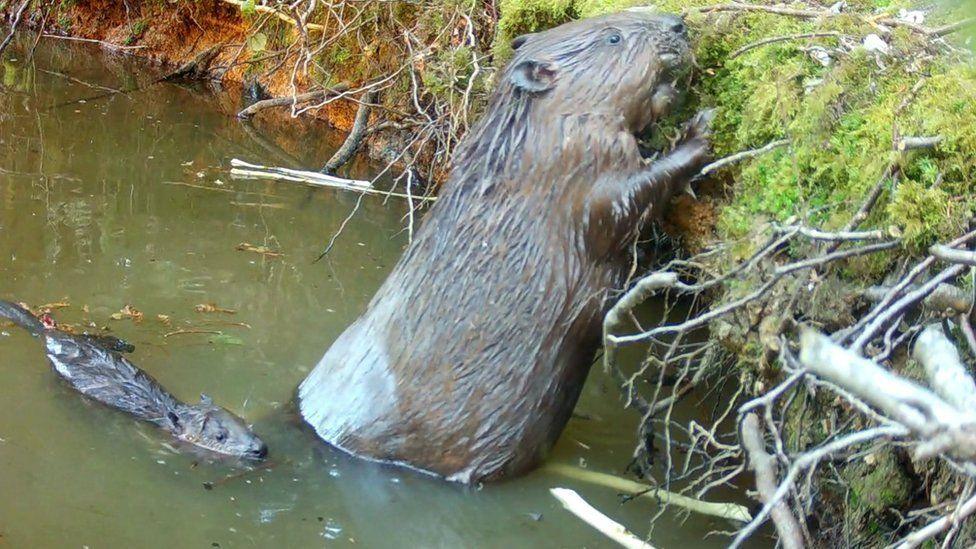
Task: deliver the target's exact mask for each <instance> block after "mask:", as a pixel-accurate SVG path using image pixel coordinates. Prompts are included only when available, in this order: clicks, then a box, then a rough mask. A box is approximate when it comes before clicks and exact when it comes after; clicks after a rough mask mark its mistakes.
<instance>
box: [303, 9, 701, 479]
mask: <svg viewBox="0 0 976 549" xmlns="http://www.w3.org/2000/svg"><path fill="white" fill-rule="evenodd" d="M513 47H515V55H514V59H513V60H512V61H511V63H510V64H509V65H508V67H507V68H506V69H505V70H504V71H503V72H502V73H501V74H500V77H499V78H498V82H499V83H498V87H497V89H496V90H495V92H494V94H493V95H492V98H491V100H490V102H489V106H488V108H487V112H486V113H485V115H484V117H483V118H482V119H481V120H480V122H479V123H478V124H477V125H476V126H475V127H473V128H472V129H471V131H470V132H469V133H468V135H467V137H466V138H465V139H464V142H463V143H462V144H461V145H460V147H459V149H458V151H457V154H456V156H455V158H454V167H453V170H452V172H451V174H450V177H449V179H448V181H447V182H446V183H445V185H444V186H443V188H442V191H441V195H440V198H439V199H438V201H437V203H436V205H435V206H434V207H433V208H432V209H431V211H430V212H429V213H428V215H427V216H426V219H425V220H424V224H423V226H422V227H421V228H420V230H419V231H418V232H417V234H416V236H415V238H414V240H413V242H412V243H411V244H410V246H409V247H408V248H407V251H406V253H405V254H404V256H403V257H402V258H401V259H400V261H399V262H398V263H397V265H396V266H395V268H394V269H393V272H392V273H391V274H390V276H389V278H387V280H386V281H385V283H384V284H383V285H382V287H381V288H380V289H379V291H378V292H377V293H376V295H375V296H374V298H373V299H372V301H371V302H370V303H369V306H368V308H367V310H366V312H365V313H364V314H363V315H362V316H361V317H360V318H359V319H358V320H357V321H356V322H355V323H354V324H352V325H351V326H350V327H349V328H348V329H347V330H346V331H345V332H344V333H343V334H342V335H341V336H340V337H339V338H338V339H337V340H336V341H335V342H334V343H333V344H332V346H331V347H330V348H329V350H328V351H327V352H326V353H325V356H323V357H322V359H321V361H320V362H319V364H318V365H317V366H316V367H315V369H314V370H313V371H312V373H311V374H309V376H308V377H307V378H306V379H305V380H304V381H303V382H302V384H301V386H300V387H299V389H298V404H299V408H300V411H301V413H302V416H303V418H304V419H305V421H307V422H308V423H309V424H310V425H311V426H312V427H313V428H314V429H315V431H316V433H317V434H318V435H319V436H320V437H321V438H322V439H324V440H325V441H326V442H328V443H330V444H332V445H334V446H337V447H338V448H340V449H343V450H345V451H347V452H350V453H352V454H354V455H357V456H360V457H364V458H368V459H371V460H375V461H381V462H387V463H395V464H400V465H406V466H409V467H412V468H415V469H419V470H422V471H426V472H429V473H433V474H436V475H440V476H443V477H446V478H447V479H449V480H453V481H459V482H464V483H473V482H478V481H485V480H497V479H500V478H503V477H506V476H510V475H515V474H518V473H522V472H525V471H526V470H528V469H529V468H531V467H533V466H534V465H536V464H537V463H539V461H540V460H541V459H543V458H544V457H545V455H546V454H547V452H548V451H549V450H550V449H551V447H552V446H553V444H554V443H555V441H556V439H557V438H558V436H559V433H560V431H562V429H563V427H564V426H565V424H566V421H567V419H568V418H569V416H570V414H571V412H572V409H573V407H574V405H575V404H576V401H577V399H578V397H579V394H580V390H581V388H582V385H583V382H584V380H585V378H586V375H587V372H588V370H589V367H590V364H591V363H592V360H593V356H594V353H595V351H596V349H597V348H598V344H599V334H600V326H601V321H602V318H603V315H604V313H605V311H606V309H607V306H608V303H607V296H608V293H609V292H610V291H611V290H612V289H619V288H621V287H622V286H623V284H624V283H625V280H626V275H627V272H628V267H629V262H628V255H629V254H628V249H629V247H630V245H631V244H632V243H633V239H634V237H635V234H636V232H635V229H636V228H637V227H638V226H639V225H640V220H641V218H642V216H644V215H645V214H653V213H656V212H658V211H659V210H660V208H661V207H663V206H665V205H666V204H667V203H668V201H669V199H670V197H671V196H672V195H674V194H675V193H677V192H680V191H681V190H683V189H685V188H687V186H688V184H689V181H690V180H691V178H692V177H694V175H695V174H697V173H698V171H699V170H700V169H701V167H702V166H703V165H704V164H705V163H706V161H707V159H708V156H709V144H708V138H707V137H708V136H707V130H708V125H709V121H710V114H701V115H699V116H697V117H696V118H695V119H694V120H693V121H692V122H691V123H690V124H689V125H688V127H687V128H686V131H685V136H684V138H683V141H682V142H681V143H680V144H679V145H678V146H677V147H676V148H675V149H674V150H673V151H671V152H670V153H667V154H665V155H663V156H661V157H660V158H659V159H657V160H655V161H653V162H652V163H647V162H645V161H644V160H643V159H642V158H641V155H640V153H639V151H638V147H637V141H636V139H635V137H634V134H635V132H638V131H640V130H641V129H643V128H645V127H647V126H648V125H649V123H650V122H652V121H653V120H654V119H655V118H656V117H658V116H660V115H661V114H663V113H664V111H665V110H666V109H667V108H668V105H669V103H671V101H672V100H673V99H674V97H675V95H676V93H677V92H676V90H675V86H674V83H675V82H677V81H678V80H679V78H680V77H681V76H682V75H683V74H685V73H686V72H687V69H688V67H689V65H690V55H689V45H688V39H687V36H686V31H685V27H684V25H683V23H682V21H681V20H680V19H679V18H677V17H674V16H670V15H661V14H652V13H647V12H625V13H619V14H614V15H608V16H604V17H599V18H593V19H587V20H582V21H577V22H573V23H568V24H566V25H563V26H560V27H557V28H554V29H552V30H549V31H545V32H540V33H536V34H531V35H527V36H522V37H519V38H517V39H516V40H515V41H514V43H513Z"/></svg>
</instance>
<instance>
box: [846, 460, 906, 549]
mask: <svg viewBox="0 0 976 549" xmlns="http://www.w3.org/2000/svg"><path fill="white" fill-rule="evenodd" d="M843 476H844V480H846V481H847V483H848V486H849V488H850V491H849V493H848V494H849V495H848V504H849V505H848V507H847V513H848V514H849V516H850V518H851V519H853V520H852V521H853V522H856V523H863V524H864V525H865V526H867V528H866V530H867V532H864V533H865V534H867V533H871V531H872V530H873V531H874V532H877V531H878V530H880V529H881V524H880V522H881V521H883V520H884V519H886V518H887V516H888V512H889V510H890V509H892V508H895V509H897V508H900V507H902V506H903V505H905V504H906V503H907V502H908V501H909V499H910V498H911V496H912V481H911V479H910V478H909V477H908V475H907V474H906V473H905V470H904V468H903V467H902V466H901V465H900V464H899V463H898V460H897V459H896V458H895V454H894V451H893V450H890V449H889V450H884V451H879V452H876V453H873V454H869V455H868V456H865V457H864V458H862V459H860V460H858V461H856V462H853V463H851V464H850V465H849V466H848V467H845V468H844V470H843Z"/></svg>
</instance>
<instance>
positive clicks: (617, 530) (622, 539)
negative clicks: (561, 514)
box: [549, 488, 654, 549]
mask: <svg viewBox="0 0 976 549" xmlns="http://www.w3.org/2000/svg"><path fill="white" fill-rule="evenodd" d="M549 492H550V493H551V494H552V495H553V497H555V498H556V499H558V500H559V503H562V504H563V507H564V508H566V510H568V511H569V512H570V513H573V514H574V515H576V516H577V517H579V518H580V519H582V520H583V522H585V523H587V524H589V525H590V526H592V527H593V528H596V529H597V531H599V532H600V533H601V534H603V535H604V536H607V537H608V538H610V539H612V540H613V541H615V542H617V543H619V544H620V545H622V546H623V547H626V548H627V549H654V546H653V545H651V544H649V543H647V542H645V541H643V540H641V539H640V538H638V537H637V536H635V535H634V534H632V533H630V531H629V530H627V529H626V528H624V527H623V526H622V525H621V524H619V523H617V522H615V521H614V520H613V519H611V518H610V517H608V516H606V515H604V514H603V513H601V512H600V511H598V510H597V509H596V508H594V507H593V506H592V505H590V504H589V503H587V502H586V500H584V499H583V498H582V497H580V495H579V494H577V493H576V492H574V491H572V490H570V489H569V488H550V489H549Z"/></svg>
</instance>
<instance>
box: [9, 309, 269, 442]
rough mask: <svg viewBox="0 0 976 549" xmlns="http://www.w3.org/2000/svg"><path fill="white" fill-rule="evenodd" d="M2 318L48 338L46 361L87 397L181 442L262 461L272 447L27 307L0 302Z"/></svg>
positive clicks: (209, 406) (235, 420) (216, 410)
mask: <svg viewBox="0 0 976 549" xmlns="http://www.w3.org/2000/svg"><path fill="white" fill-rule="evenodd" d="M0 317H4V318H8V319H10V320H12V321H13V322H14V323H16V324H18V325H19V326H21V327H23V328H25V329H26V330H27V331H29V332H30V333H31V334H32V335H34V336H37V337H43V338H44V343H45V345H46V347H47V358H48V360H49V361H50V362H51V366H53V367H54V371H56V372H57V373H58V374H59V375H60V376H61V377H63V378H64V379H66V380H67V381H68V383H70V384H71V386H72V387H74V388H75V389H77V390H78V391H79V392H81V393H82V394H83V395H85V396H88V397H91V398H93V399H95V400H97V401H99V402H101V403H103V404H107V405H109V406H112V407H113V408H118V409H119V410H122V411H124V412H128V413H130V414H132V415H134V416H136V417H137V418H139V419H141V420H144V421H148V422H150V423H154V424H156V425H157V426H159V427H161V428H162V429H164V430H166V431H169V432H170V433H171V434H172V435H173V436H174V437H176V438H177V439H179V440H182V441H185V442H189V443H190V444H193V445H195V446H199V447H201V448H205V449H207V450H210V451H212V452H216V453H219V454H226V455H232V456H239V457H246V458H249V459H262V458H264V457H265V456H266V455H267V454H268V447H267V445H265V444H264V442H262V441H261V439H259V438H258V437H257V436H255V435H254V433H252V432H251V430H250V429H249V428H248V427H247V425H246V424H245V423H244V420H242V419H241V418H239V417H237V416H235V415H234V414H232V413H230V412H228V411H227V410H225V409H223V408H221V407H220V406H216V405H214V403H213V402H212V401H211V400H210V398H208V397H207V396H205V395H201V396H200V403H199V404H184V403H183V402H180V401H179V400H177V399H176V398H175V397H174V396H172V395H170V394H169V393H168V392H166V390H165V389H163V388H162V387H161V386H160V385H159V383H158V382H157V381H156V380H155V379H153V378H152V377H151V376H150V375H149V374H147V373H145V372H143V371H142V370H140V369H139V368H137V367H136V366H134V365H133V364H132V363H131V362H129V361H128V360H126V359H125V358H124V357H122V356H121V355H119V354H117V353H116V352H115V351H113V350H111V349H109V348H106V347H104V346H103V345H102V344H100V343H99V341H98V340H92V339H90V338H89V337H87V336H75V335H71V334H67V333H64V332H62V331H59V330H57V329H54V328H50V327H47V326H45V324H44V323H43V322H41V321H40V320H38V319H37V318H35V317H34V315H32V314H31V313H30V311H28V310H26V309H24V308H23V307H21V306H19V305H17V304H15V303H11V302H9V301H4V300H0Z"/></svg>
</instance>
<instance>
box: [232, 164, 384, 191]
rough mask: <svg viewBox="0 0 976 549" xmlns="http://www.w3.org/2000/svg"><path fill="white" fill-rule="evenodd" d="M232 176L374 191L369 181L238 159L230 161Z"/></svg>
mask: <svg viewBox="0 0 976 549" xmlns="http://www.w3.org/2000/svg"><path fill="white" fill-rule="evenodd" d="M230 165H231V170H230V174H231V175H232V176H242V177H262V178H265V179H281V180H284V181H297V182H300V183H308V184H309V185H318V186H321V187H336V188H339V189H351V190H356V191H362V190H366V189H372V188H373V184H372V183H370V182H369V181H361V180H359V179H345V178H342V177H336V176H334V175H326V174H324V173H320V172H308V171H304V170H293V169H291V168H277V167H274V166H259V165H257V164H250V163H248V162H244V161H243V160H238V159H237V158H234V159H231V161H230Z"/></svg>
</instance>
